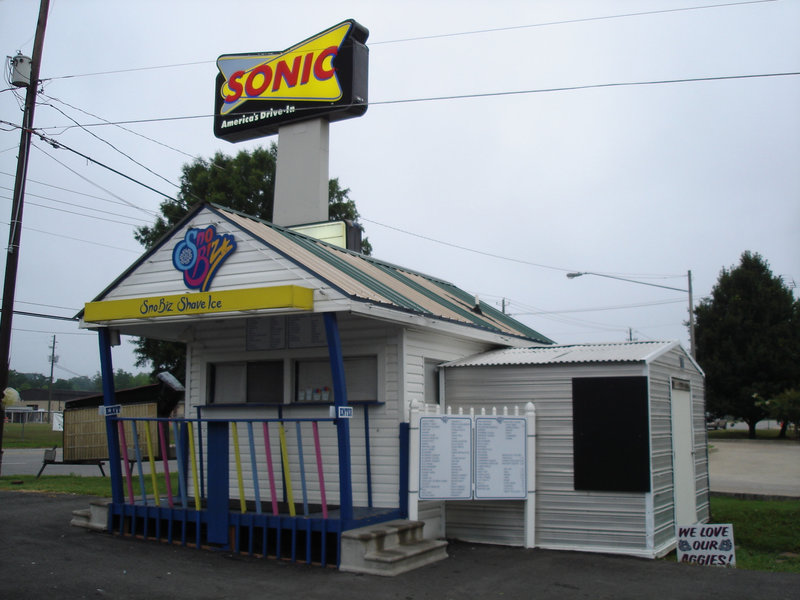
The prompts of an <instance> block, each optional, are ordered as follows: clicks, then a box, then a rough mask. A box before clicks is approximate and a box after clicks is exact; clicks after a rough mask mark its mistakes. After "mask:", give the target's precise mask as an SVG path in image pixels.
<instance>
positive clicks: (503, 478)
mask: <svg viewBox="0 0 800 600" xmlns="http://www.w3.org/2000/svg"><path fill="white" fill-rule="evenodd" d="M525 439H526V427H525V419H522V418H509V417H477V418H476V419H475V498H476V499H492V500H506V499H524V498H525V497H526V495H527V478H526V473H525V471H526V460H525V458H526V453H525Z"/></svg>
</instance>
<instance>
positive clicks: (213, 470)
mask: <svg viewBox="0 0 800 600" xmlns="http://www.w3.org/2000/svg"><path fill="white" fill-rule="evenodd" d="M206 440H207V442H208V445H207V448H208V454H207V456H208V458H207V461H208V462H207V465H208V486H207V490H208V493H207V495H206V499H207V508H208V541H209V543H212V544H220V545H224V544H227V543H228V510H229V506H228V503H229V500H230V498H229V490H228V486H229V485H230V481H229V466H228V422H227V421H220V422H217V421H208V435H207V437H206Z"/></svg>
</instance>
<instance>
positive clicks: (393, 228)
mask: <svg viewBox="0 0 800 600" xmlns="http://www.w3.org/2000/svg"><path fill="white" fill-rule="evenodd" d="M361 220H362V221H364V222H366V223H372V224H373V225H379V226H380V227H386V228H387V229H392V230H393V231H397V232H399V233H404V234H406V235H410V236H413V237H416V238H420V239H422V240H427V241H429V242H434V243H436V244H441V245H442V246H449V247H450V248H456V249H458V250H465V251H467V252H472V253H474V254H480V255H482V256H488V257H490V258H498V259H500V260H506V261H509V262H515V263H519V264H523V265H529V266H532V267H540V268H542V269H551V270H553V271H562V272H569V271H572V270H573V269H564V268H561V267H553V266H550V265H543V264H541V263H535V262H531V261H528V260H522V259H520V258H513V257H510V256H503V255H501V254H494V253H492V252H484V251H483V250H475V249H474V248H468V247H466V246H461V245H459V244H453V243H452V242H444V241H442V240H437V239H436V238H432V237H428V236H425V235H421V234H419V233H413V232H411V231H407V230H405V229H400V228H399V227H393V226H392V225H387V224H385V223H380V222H378V221H373V220H372V219H367V218H365V217H363V216H362V217H361Z"/></svg>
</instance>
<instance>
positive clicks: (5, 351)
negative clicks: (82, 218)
mask: <svg viewBox="0 0 800 600" xmlns="http://www.w3.org/2000/svg"><path fill="white" fill-rule="evenodd" d="M49 9H50V0H41V2H40V4H39V20H38V22H37V23H36V37H35V38H34V42H33V56H32V57H31V77H30V81H29V82H28V91H27V94H26V95H25V111H24V112H23V114H22V128H21V130H22V132H21V134H20V140H19V155H18V156H17V178H16V181H15V182H14V197H13V199H12V204H11V219H10V220H9V231H8V248H7V254H6V275H5V283H4V285H3V312H2V315H0V390H5V389H6V387H8V368H9V364H8V362H9V358H10V355H11V321H12V317H13V315H14V293H15V291H16V287H17V266H18V264H19V249H20V237H21V234H22V207H23V200H24V197H25V178H26V177H27V174H28V156H29V154H30V149H31V133H32V131H33V111H34V109H35V108H36V94H37V92H38V89H39V67H40V66H41V64H42V48H43V47H44V30H45V27H46V25H47V13H48V11H49ZM5 416H6V415H5V409H3V408H2V407H0V473H2V468H3V452H2V448H3V423H4V422H5Z"/></svg>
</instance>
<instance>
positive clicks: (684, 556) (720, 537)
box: [678, 523, 736, 567]
mask: <svg viewBox="0 0 800 600" xmlns="http://www.w3.org/2000/svg"><path fill="white" fill-rule="evenodd" d="M678 562H685V563H695V564H698V565H713V566H717V567H735V566H736V550H735V546H734V544H733V525H731V524H729V523H726V524H722V525H711V524H708V525H703V524H701V523H698V524H697V525H691V526H688V527H687V526H682V527H678Z"/></svg>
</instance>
